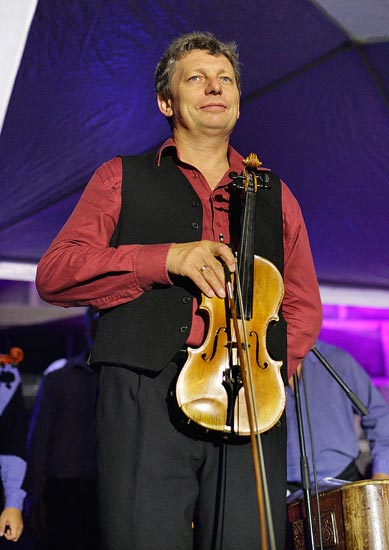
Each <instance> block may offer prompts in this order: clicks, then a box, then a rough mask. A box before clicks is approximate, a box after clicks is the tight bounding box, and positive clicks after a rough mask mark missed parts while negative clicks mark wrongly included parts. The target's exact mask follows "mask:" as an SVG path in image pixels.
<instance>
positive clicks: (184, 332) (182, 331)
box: [180, 325, 188, 334]
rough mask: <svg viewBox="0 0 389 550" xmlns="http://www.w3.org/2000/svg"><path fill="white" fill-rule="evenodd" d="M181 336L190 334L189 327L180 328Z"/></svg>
mask: <svg viewBox="0 0 389 550" xmlns="http://www.w3.org/2000/svg"><path fill="white" fill-rule="evenodd" d="M180 332H181V334H186V333H187V332H188V327H187V326H186V325H183V326H182V327H180Z"/></svg>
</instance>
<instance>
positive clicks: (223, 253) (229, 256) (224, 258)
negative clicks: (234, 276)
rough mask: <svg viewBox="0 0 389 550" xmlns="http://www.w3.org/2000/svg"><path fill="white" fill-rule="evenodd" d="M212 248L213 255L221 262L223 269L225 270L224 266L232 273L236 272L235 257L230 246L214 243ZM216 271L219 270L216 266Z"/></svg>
mask: <svg viewBox="0 0 389 550" xmlns="http://www.w3.org/2000/svg"><path fill="white" fill-rule="evenodd" d="M210 248H211V253H212V254H213V255H214V256H215V257H217V258H218V259H219V260H220V261H219V264H220V267H221V269H223V270H224V266H223V264H224V265H226V266H227V267H228V269H229V270H230V271H235V256H234V254H233V253H232V250H231V248H230V247H229V246H227V245H226V244H224V243H212V244H211V245H210ZM211 267H213V266H211ZM214 269H215V270H217V269H218V268H217V267H216V266H215V267H214Z"/></svg>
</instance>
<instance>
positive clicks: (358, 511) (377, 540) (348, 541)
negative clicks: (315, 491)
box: [286, 480, 389, 550]
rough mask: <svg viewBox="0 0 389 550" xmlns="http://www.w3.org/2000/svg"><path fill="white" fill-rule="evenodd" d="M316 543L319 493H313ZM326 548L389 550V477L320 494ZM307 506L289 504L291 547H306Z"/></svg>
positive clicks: (289, 541) (295, 549)
mask: <svg viewBox="0 0 389 550" xmlns="http://www.w3.org/2000/svg"><path fill="white" fill-rule="evenodd" d="M311 502H312V512H313V523H314V538H315V547H316V548H320V545H319V540H320V539H319V523H318V514H317V502H316V497H312V499H311ZM319 502H320V518H321V528H322V540H323V549H324V550H389V480H384V481H372V480H364V481H356V482H353V483H345V484H344V485H342V486H341V487H337V488H336V489H332V490H329V491H326V492H323V493H320V494H319ZM304 518H305V506H304V502H303V501H301V500H298V501H295V502H292V503H291V504H289V506H288V538H287V546H286V549H287V550H305V543H304V524H303V521H304Z"/></svg>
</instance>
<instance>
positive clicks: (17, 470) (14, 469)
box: [0, 348, 27, 547]
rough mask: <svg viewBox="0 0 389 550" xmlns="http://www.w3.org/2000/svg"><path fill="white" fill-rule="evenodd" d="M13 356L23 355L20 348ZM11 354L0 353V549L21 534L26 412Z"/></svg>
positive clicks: (14, 362) (20, 382)
mask: <svg viewBox="0 0 389 550" xmlns="http://www.w3.org/2000/svg"><path fill="white" fill-rule="evenodd" d="M13 350H17V352H16V355H19V353H18V352H20V353H21V359H22V358H23V352H22V351H21V350H20V349H19V348H12V350H11V351H13ZM13 355H14V354H13V353H10V355H7V354H0V477H1V486H0V493H1V503H0V510H1V514H0V537H1V538H0V547H2V546H3V545H4V546H5V545H6V543H5V542H4V541H13V542H16V541H18V539H19V538H20V536H21V534H22V532H23V516H22V511H23V502H24V498H25V494H26V493H25V491H24V489H23V487H22V485H23V481H24V476H25V472H26V460H25V445H26V433H27V412H26V407H25V401H24V397H23V392H22V381H21V377H20V372H19V369H18V368H17V366H16V364H18V363H19V362H20V361H19V358H18V359H17V362H16V361H14V360H13Z"/></svg>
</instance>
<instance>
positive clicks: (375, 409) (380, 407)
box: [286, 340, 389, 491]
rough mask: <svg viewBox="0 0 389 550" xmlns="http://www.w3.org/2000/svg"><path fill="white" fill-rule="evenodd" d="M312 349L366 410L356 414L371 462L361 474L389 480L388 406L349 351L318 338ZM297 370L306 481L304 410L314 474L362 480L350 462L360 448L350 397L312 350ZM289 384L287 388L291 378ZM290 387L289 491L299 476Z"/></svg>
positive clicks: (299, 484) (355, 459)
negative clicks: (314, 467) (314, 465)
mask: <svg viewBox="0 0 389 550" xmlns="http://www.w3.org/2000/svg"><path fill="white" fill-rule="evenodd" d="M316 348H317V349H318V351H319V352H320V353H321V354H322V355H323V357H324V358H325V359H326V360H327V361H328V363H329V364H330V365H331V366H332V367H333V368H334V370H335V371H336V373H337V374H338V375H339V376H340V378H342V380H343V381H344V382H345V383H346V384H347V386H348V387H349V388H350V390H351V391H353V392H354V393H355V395H356V396H357V397H358V398H359V399H360V400H361V401H362V403H363V404H364V405H365V406H366V407H367V409H368V414H367V415H366V416H361V428H362V429H363V431H364V433H365V435H366V438H367V439H368V441H369V443H370V451H371V466H370V468H369V469H368V472H367V476H368V477H371V478H372V479H375V480H380V479H389V407H388V405H387V404H386V403H385V400H384V399H383V397H382V395H381V394H380V393H379V391H378V390H377V388H376V387H375V386H374V385H373V384H372V381H371V379H370V378H369V376H368V374H367V373H366V372H365V371H364V370H363V368H362V367H361V366H360V365H359V364H358V363H357V362H356V361H355V359H353V357H352V356H351V355H350V354H348V353H347V352H346V351H344V350H342V349H340V348H338V347H335V346H332V345H331V344H327V343H325V342H323V341H321V340H318V341H317V343H316ZM298 372H302V376H301V377H300V381H299V387H300V396H301V408H302V412H303V418H304V434H305V443H306V448H307V458H308V461H309V463H310V470H311V471H310V475H311V480H312V481H313V479H314V477H313V464H312V459H311V455H312V452H311V448H312V446H311V442H310V438H309V431H308V424H307V409H308V413H309V416H310V424H311V427H312V439H313V447H314V455H315V463H316V470H317V479H318V480H320V479H324V478H326V477H334V478H339V479H344V480H347V481H358V480H359V479H363V475H362V474H363V473H361V472H360V471H359V470H358V466H357V464H356V461H357V459H358V456H359V453H360V448H359V437H358V433H357V431H356V426H355V422H354V418H355V415H356V414H357V411H356V410H355V409H354V407H353V404H352V402H351V401H350V399H349V398H348V397H347V395H346V393H345V392H344V390H343V389H342V387H341V386H340V385H339V384H338V382H337V381H336V380H335V379H334V378H333V376H331V374H330V373H329V372H328V371H327V369H326V368H325V367H324V365H322V364H321V362H320V360H319V359H318V358H317V357H316V356H315V355H314V354H313V353H310V354H309V355H307V357H306V358H305V359H304V361H303V363H302V367H301V366H300V365H299V367H298ZM302 378H303V379H302ZM291 386H292V387H293V383H292V384H291ZM292 387H289V388H287V406H286V413H287V426H288V453H287V457H288V486H289V489H290V490H292V491H293V490H296V489H298V488H299V487H300V486H301V475H300V448H299V439H298V431H297V430H298V428H297V417H296V412H295V396H294V393H293V389H292Z"/></svg>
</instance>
